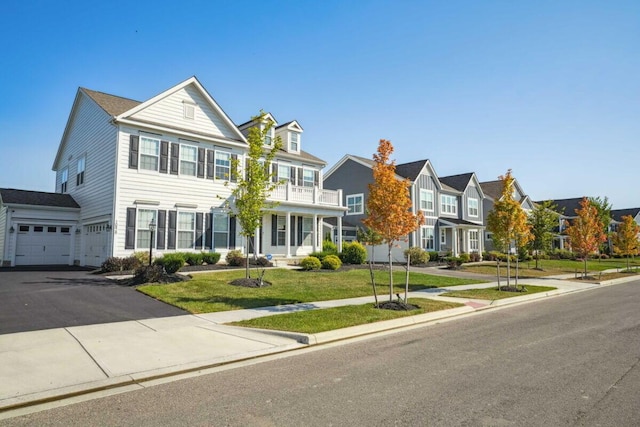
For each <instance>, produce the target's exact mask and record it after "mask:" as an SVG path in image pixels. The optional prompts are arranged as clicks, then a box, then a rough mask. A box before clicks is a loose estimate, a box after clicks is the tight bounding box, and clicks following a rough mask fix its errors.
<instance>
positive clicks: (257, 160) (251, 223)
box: [232, 111, 282, 279]
mask: <svg viewBox="0 0 640 427" xmlns="http://www.w3.org/2000/svg"><path fill="white" fill-rule="evenodd" d="M265 117H266V113H265V112H264V111H260V114H259V115H257V116H256V117H253V119H252V120H254V121H255V122H257V123H258V125H256V126H253V127H251V128H250V129H249V134H248V136H247V142H248V143H249V153H248V156H247V158H246V162H245V165H244V174H239V176H238V177H237V185H236V187H235V188H234V189H233V192H232V195H233V199H234V205H235V208H234V210H233V215H234V216H235V217H236V219H237V220H238V223H239V224H240V227H241V230H240V234H241V235H242V236H244V237H245V241H246V242H247V250H246V257H247V258H246V261H247V262H246V278H247V279H248V278H249V277H250V274H249V251H250V249H249V242H250V241H251V240H252V239H253V238H254V237H255V234H256V230H257V229H258V227H260V223H261V220H262V216H263V215H264V211H265V210H266V209H268V208H272V207H274V206H275V203H269V202H267V198H268V197H269V194H270V193H271V192H272V191H273V190H274V189H275V187H276V186H277V185H278V183H277V182H273V174H272V173H270V168H269V165H270V164H271V162H272V161H273V158H274V157H275V155H276V153H277V152H278V150H279V149H280V148H281V147H282V140H281V138H280V137H277V138H276V139H275V141H273V145H272V146H271V147H270V148H267V147H265V145H264V141H265V138H266V136H267V135H268V133H269V130H270V129H271V127H273V122H272V121H270V120H266V119H265ZM234 163H235V164H234V165H232V167H233V169H234V170H238V166H239V165H238V162H237V161H235V162H234Z"/></svg>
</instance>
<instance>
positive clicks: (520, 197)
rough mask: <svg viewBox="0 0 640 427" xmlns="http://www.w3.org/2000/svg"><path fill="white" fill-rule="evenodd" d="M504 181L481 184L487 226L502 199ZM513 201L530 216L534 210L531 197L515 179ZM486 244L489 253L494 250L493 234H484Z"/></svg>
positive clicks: (487, 232)
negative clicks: (495, 207)
mask: <svg viewBox="0 0 640 427" xmlns="http://www.w3.org/2000/svg"><path fill="white" fill-rule="evenodd" d="M502 185H503V184H502V180H499V179H498V180H495V181H484V182H481V183H480V186H481V187H482V191H483V192H484V195H485V198H484V199H483V201H482V211H483V215H484V220H485V223H484V224H485V226H486V225H487V223H486V221H487V218H488V216H489V212H491V210H492V209H493V205H494V204H495V202H496V201H498V200H500V199H501V198H502ZM512 185H513V199H514V200H516V201H518V202H519V203H520V206H521V207H522V209H523V210H524V211H525V212H526V213H527V214H529V213H530V212H531V211H532V210H533V208H534V203H533V202H532V201H531V199H530V198H529V196H528V195H527V194H526V193H525V192H524V191H523V190H522V187H521V186H520V183H519V182H518V180H517V179H515V178H514V179H513V184H512ZM484 244H485V248H486V250H487V251H490V250H493V249H494V245H493V239H492V235H491V232H489V231H486V232H485V233H484Z"/></svg>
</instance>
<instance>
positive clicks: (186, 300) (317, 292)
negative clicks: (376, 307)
mask: <svg viewBox="0 0 640 427" xmlns="http://www.w3.org/2000/svg"><path fill="white" fill-rule="evenodd" d="M252 274H253V272H252ZM241 277H244V271H225V272H216V273H209V274H198V275H194V277H193V278H192V279H191V280H189V281H186V282H178V283H171V284H164V285H163V284H150V285H144V286H140V287H138V288H137V289H138V291H140V292H142V293H144V294H146V295H149V296H150V297H153V298H155V299H158V300H160V301H163V302H165V303H167V304H171V305H174V306H176V307H180V308H182V309H184V310H186V311H188V312H190V313H193V314H200V313H213V312H220V311H229V310H241V309H247V308H258V307H270V306H279V305H285V304H299V303H309V302H316V301H329V300H338V299H346V298H356V297H363V296H371V295H372V290H371V283H370V279H369V271H368V270H366V269H354V270H346V271H340V270H338V271H320V272H308V271H299V270H286V269H273V270H268V271H267V272H266V274H265V277H264V280H265V281H268V282H270V283H271V284H272V285H271V286H266V287H262V288H246V287H241V286H232V285H230V284H229V282H231V281H232V280H233V279H238V278H241ZM375 277H376V282H377V283H378V293H379V294H380V295H384V294H385V293H386V295H387V296H388V295H389V286H388V284H387V283H388V280H389V273H388V271H382V270H377V271H376V272H375ZM404 281H405V272H404V271H402V270H400V271H395V272H394V282H395V283H396V286H395V287H394V293H404ZM474 283H482V281H481V280H477V279H461V278H455V277H445V276H433V275H429V274H424V273H417V272H411V273H410V274H409V291H410V292H412V291H418V290H422V289H428V288H439V287H450V286H459V285H468V284H474Z"/></svg>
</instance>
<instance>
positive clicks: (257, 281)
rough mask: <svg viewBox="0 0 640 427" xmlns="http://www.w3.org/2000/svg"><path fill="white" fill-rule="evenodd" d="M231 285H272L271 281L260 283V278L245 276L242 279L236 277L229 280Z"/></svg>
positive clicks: (255, 286) (251, 286) (247, 286)
mask: <svg viewBox="0 0 640 427" xmlns="http://www.w3.org/2000/svg"><path fill="white" fill-rule="evenodd" d="M229 284H230V285H233V286H243V287H245V288H264V287H266V286H271V282H267V281H266V280H263V281H262V284H261V283H260V279H251V278H249V279H247V278H245V277H243V278H242V279H235V280H232V281H231V282H229Z"/></svg>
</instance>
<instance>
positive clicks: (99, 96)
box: [80, 87, 141, 116]
mask: <svg viewBox="0 0 640 427" xmlns="http://www.w3.org/2000/svg"><path fill="white" fill-rule="evenodd" d="M80 89H81V90H82V91H83V92H84V93H86V94H87V95H89V97H91V99H93V100H94V101H95V102H96V103H97V104H98V105H99V106H100V108H102V109H103V110H104V111H106V112H107V114H109V115H111V116H118V115H120V114H122V113H124V112H125V111H129V110H131V109H132V108H134V107H137V106H138V105H140V104H141V102H139V101H134V100H133V99H128V98H122V97H120V96H115V95H109V94H108V93H103V92H97V91H95V90H91V89H87V88H84V87H83V88H80Z"/></svg>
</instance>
